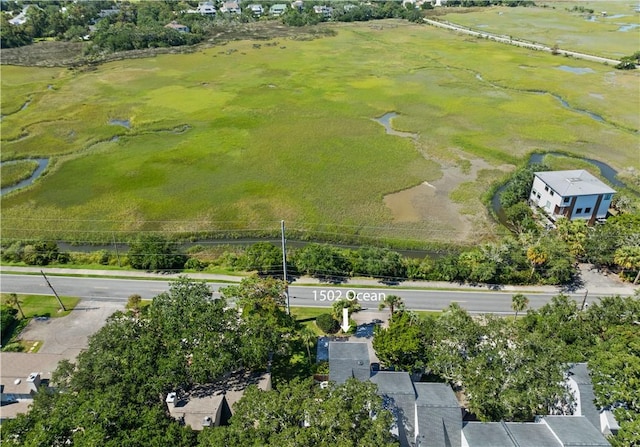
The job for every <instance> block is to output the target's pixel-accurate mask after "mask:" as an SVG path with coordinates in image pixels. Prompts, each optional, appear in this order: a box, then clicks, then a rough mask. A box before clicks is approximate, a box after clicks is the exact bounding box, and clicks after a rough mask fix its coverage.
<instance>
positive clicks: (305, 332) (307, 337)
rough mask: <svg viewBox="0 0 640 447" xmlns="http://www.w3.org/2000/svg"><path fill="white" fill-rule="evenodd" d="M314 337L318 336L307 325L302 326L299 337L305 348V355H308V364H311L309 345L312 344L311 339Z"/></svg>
mask: <svg viewBox="0 0 640 447" xmlns="http://www.w3.org/2000/svg"><path fill="white" fill-rule="evenodd" d="M316 338H318V336H317V335H316V333H315V332H313V330H311V329H310V328H309V327H308V326H304V327H303V328H302V329H301V330H300V339H301V340H302V342H303V343H304V345H305V347H306V348H307V355H308V356H309V364H311V350H310V349H309V345H311V344H313V341H314V340H315V339H316Z"/></svg>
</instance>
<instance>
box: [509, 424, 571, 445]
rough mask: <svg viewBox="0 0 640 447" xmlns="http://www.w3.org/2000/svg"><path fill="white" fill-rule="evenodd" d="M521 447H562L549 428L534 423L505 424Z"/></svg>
mask: <svg viewBox="0 0 640 447" xmlns="http://www.w3.org/2000/svg"><path fill="white" fill-rule="evenodd" d="M505 426H506V427H507V430H508V431H509V433H510V434H511V436H512V438H513V439H515V441H516V442H517V444H515V445H518V446H519V447H562V444H560V442H558V440H557V439H556V437H555V436H553V433H552V432H551V430H550V429H549V427H548V426H547V425H545V424H536V423H533V422H505Z"/></svg>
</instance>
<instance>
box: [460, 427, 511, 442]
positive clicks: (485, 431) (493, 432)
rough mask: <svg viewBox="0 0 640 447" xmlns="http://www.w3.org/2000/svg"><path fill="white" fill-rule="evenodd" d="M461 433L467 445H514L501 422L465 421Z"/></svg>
mask: <svg viewBox="0 0 640 447" xmlns="http://www.w3.org/2000/svg"><path fill="white" fill-rule="evenodd" d="M462 434H463V435H464V437H465V439H466V440H467V444H468V445H469V447H514V446H515V445H516V444H515V443H514V442H513V440H512V439H511V436H509V433H508V432H507V429H506V427H505V425H504V424H503V423H502V422H467V423H466V424H465V425H464V426H463V427H462Z"/></svg>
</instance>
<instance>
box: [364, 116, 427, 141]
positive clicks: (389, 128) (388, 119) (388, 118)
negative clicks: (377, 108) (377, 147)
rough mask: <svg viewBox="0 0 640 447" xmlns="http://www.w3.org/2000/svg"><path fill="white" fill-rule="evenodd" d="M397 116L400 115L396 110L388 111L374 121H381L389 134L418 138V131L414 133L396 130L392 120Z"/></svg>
mask: <svg viewBox="0 0 640 447" xmlns="http://www.w3.org/2000/svg"><path fill="white" fill-rule="evenodd" d="M396 116H398V114H397V113H396V112H388V113H385V114H384V115H382V116H381V117H380V118H374V121H376V122H377V123H380V124H382V125H383V126H384V129H385V131H386V132H387V134H388V135H395V136H397V137H402V138H412V139H414V140H415V139H416V138H418V134H417V133H413V132H402V131H400V130H395V129H394V128H393V126H392V125H391V120H392V119H393V118H395V117H396Z"/></svg>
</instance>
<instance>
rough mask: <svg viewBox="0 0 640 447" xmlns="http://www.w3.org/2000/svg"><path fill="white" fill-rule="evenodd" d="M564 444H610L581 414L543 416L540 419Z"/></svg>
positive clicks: (584, 446) (595, 446)
mask: <svg viewBox="0 0 640 447" xmlns="http://www.w3.org/2000/svg"><path fill="white" fill-rule="evenodd" d="M542 422H543V423H546V424H547V425H548V426H549V427H550V428H551V430H553V432H554V433H555V435H556V436H557V437H558V439H559V440H560V441H561V442H562V445H564V446H567V447H569V446H581V447H601V446H603V447H604V446H610V445H611V444H609V442H608V441H607V440H606V439H605V437H604V436H603V435H602V433H600V431H599V430H598V429H597V428H595V427H594V426H593V424H591V422H589V421H588V420H587V418H585V417H583V416H545V417H544V418H543V419H542Z"/></svg>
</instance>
